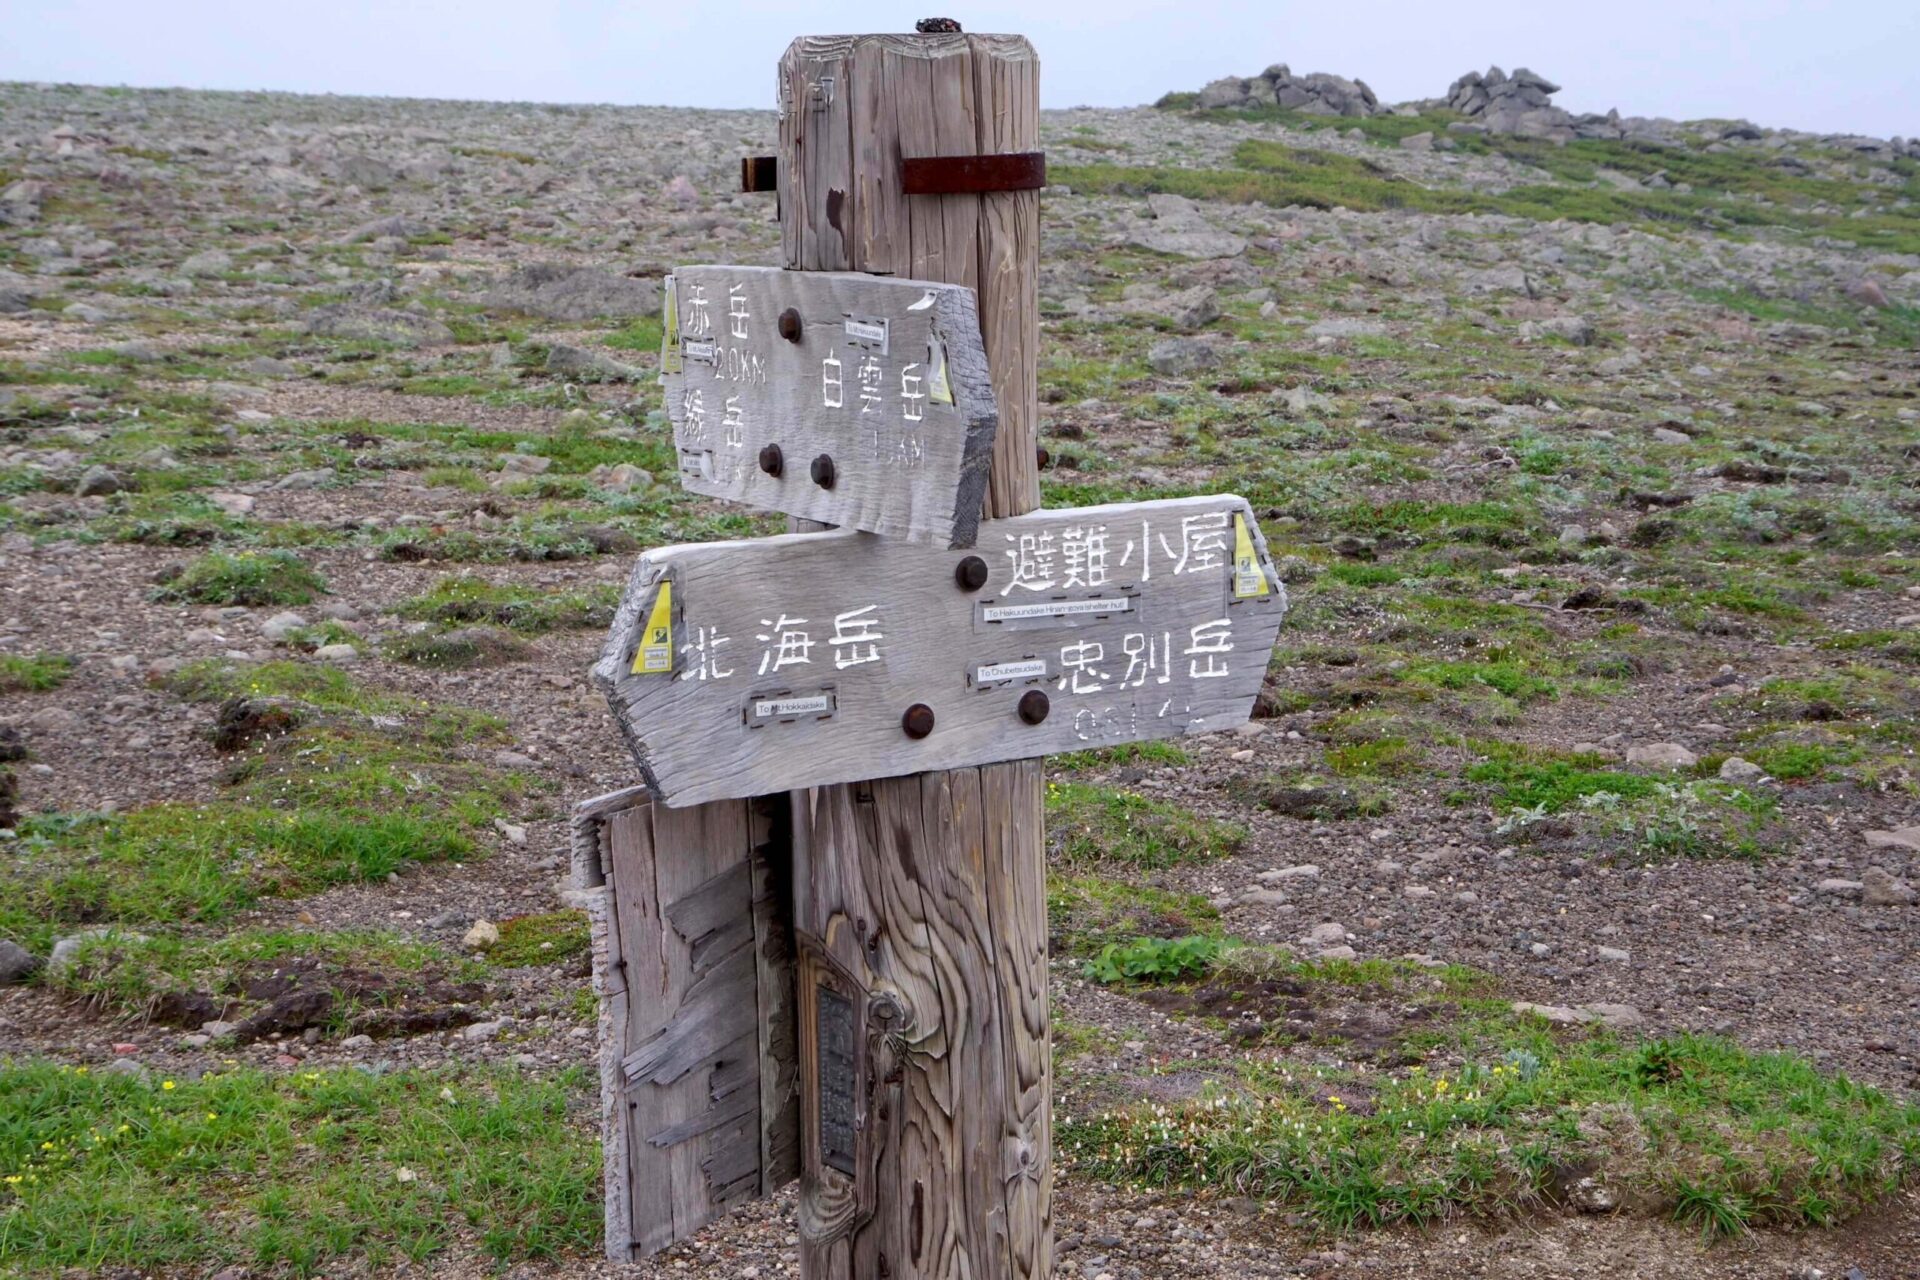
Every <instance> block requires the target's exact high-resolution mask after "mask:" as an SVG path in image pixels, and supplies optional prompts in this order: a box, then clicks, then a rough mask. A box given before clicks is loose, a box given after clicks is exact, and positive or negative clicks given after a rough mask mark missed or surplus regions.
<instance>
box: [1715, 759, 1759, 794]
mask: <svg viewBox="0 0 1920 1280" xmlns="http://www.w3.org/2000/svg"><path fill="white" fill-rule="evenodd" d="M1766 776H1767V771H1766V770H1765V769H1762V768H1761V767H1760V766H1759V765H1757V764H1755V763H1754V762H1753V761H1751V760H1742V759H1741V758H1740V757H1739V756H1728V757H1727V758H1726V759H1725V760H1722V761H1721V762H1720V781H1722V782H1731V783H1734V784H1735V785H1736V786H1743V787H1749V786H1752V785H1754V784H1755V783H1757V782H1759V781H1760V780H1761V779H1763V778H1765V777H1766Z"/></svg>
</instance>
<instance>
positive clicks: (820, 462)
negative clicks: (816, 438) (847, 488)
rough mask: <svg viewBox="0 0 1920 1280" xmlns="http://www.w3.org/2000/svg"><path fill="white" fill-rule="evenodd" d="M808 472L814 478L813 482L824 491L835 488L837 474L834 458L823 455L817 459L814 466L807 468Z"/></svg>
mask: <svg viewBox="0 0 1920 1280" xmlns="http://www.w3.org/2000/svg"><path fill="white" fill-rule="evenodd" d="M807 472H808V474H809V475H811V476H812V477H813V482H814V483H815V484H817V485H819V486H820V487H821V488H822V489H831V488H833V478H834V474H835V472H834V469H833V458H832V457H831V456H830V455H828V454H824V453H823V454H821V455H820V456H819V457H817V458H815V459H814V460H813V465H812V466H810V467H808V468H807Z"/></svg>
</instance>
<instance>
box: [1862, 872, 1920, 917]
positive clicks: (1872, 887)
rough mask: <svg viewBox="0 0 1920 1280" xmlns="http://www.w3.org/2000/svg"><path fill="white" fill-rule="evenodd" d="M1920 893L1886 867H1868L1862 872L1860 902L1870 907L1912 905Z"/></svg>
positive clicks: (1919, 897) (1919, 896)
mask: <svg viewBox="0 0 1920 1280" xmlns="http://www.w3.org/2000/svg"><path fill="white" fill-rule="evenodd" d="M1916 899H1920V893H1916V892H1915V891H1914V889H1913V887H1912V886H1911V885H1909V884H1907V883H1906V882H1905V881H1903V880H1896V879H1894V878H1893V873H1892V872H1890V871H1888V870H1887V869H1886V868H1885V867H1868V868H1867V869H1866V870H1865V871H1863V872H1862V873H1861V874H1860V902H1861V904H1862V905H1863V906H1869V907H1910V906H1912V905H1913V904H1914V902H1915V900H1916Z"/></svg>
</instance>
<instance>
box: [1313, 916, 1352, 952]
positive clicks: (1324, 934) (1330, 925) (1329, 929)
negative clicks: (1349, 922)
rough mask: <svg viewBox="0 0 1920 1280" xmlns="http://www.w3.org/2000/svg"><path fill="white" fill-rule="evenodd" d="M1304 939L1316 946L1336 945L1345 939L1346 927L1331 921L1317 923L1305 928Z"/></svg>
mask: <svg viewBox="0 0 1920 1280" xmlns="http://www.w3.org/2000/svg"><path fill="white" fill-rule="evenodd" d="M1306 940H1307V941H1308V942H1309V943H1311V944H1313V945H1314V946H1316V947H1332V946H1337V945H1339V944H1340V943H1342V942H1345V941H1346V940H1347V927H1346V926H1345V925H1343V924H1338V923H1335V922H1333V921H1328V922H1326V923H1325V924H1317V925H1315V926H1313V928H1311V929H1309V930H1307V937H1306Z"/></svg>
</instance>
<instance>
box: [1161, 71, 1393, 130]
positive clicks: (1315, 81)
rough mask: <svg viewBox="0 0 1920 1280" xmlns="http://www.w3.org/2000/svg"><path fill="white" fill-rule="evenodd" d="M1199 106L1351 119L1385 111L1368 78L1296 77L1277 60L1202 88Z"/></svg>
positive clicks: (1317, 73) (1315, 74)
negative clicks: (1248, 73) (1249, 73)
mask: <svg viewBox="0 0 1920 1280" xmlns="http://www.w3.org/2000/svg"><path fill="white" fill-rule="evenodd" d="M1198 105H1199V106H1200V107H1201V108H1203V109H1206V110H1224V109H1231V108H1236V107H1282V108H1284V109H1286V110H1288V111H1298V112H1300V113H1301V114H1302V115H1310V116H1346V117H1348V118H1364V117H1366V116H1372V115H1378V114H1380V112H1381V111H1382V110H1383V108H1382V107H1381V106H1380V99H1379V98H1377V97H1376V96H1374V92H1373V90H1372V89H1369V88H1368V87H1367V82H1366V81H1364V80H1349V79H1347V78H1346V77H1345V76H1336V75H1331V74H1329V73H1327V72H1325V71H1314V72H1310V73H1308V74H1307V75H1304V76H1296V75H1294V74H1293V71H1292V69H1291V68H1289V67H1288V66H1287V65H1286V64H1285V63H1276V64H1274V65H1273V66H1271V67H1268V68H1267V69H1266V70H1265V71H1262V72H1261V73H1260V74H1259V75H1257V76H1248V77H1246V78H1244V79H1242V78H1240V77H1238V76H1227V77H1226V78H1224V79H1221V80H1215V81H1214V82H1213V83H1212V84H1210V85H1208V86H1207V87H1206V88H1204V89H1202V90H1201V91H1200V94H1199V98H1198Z"/></svg>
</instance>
